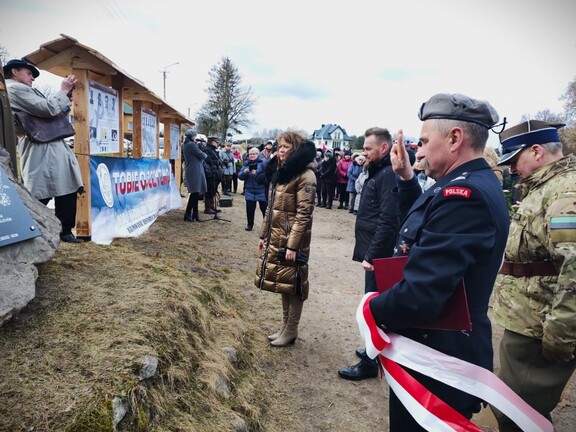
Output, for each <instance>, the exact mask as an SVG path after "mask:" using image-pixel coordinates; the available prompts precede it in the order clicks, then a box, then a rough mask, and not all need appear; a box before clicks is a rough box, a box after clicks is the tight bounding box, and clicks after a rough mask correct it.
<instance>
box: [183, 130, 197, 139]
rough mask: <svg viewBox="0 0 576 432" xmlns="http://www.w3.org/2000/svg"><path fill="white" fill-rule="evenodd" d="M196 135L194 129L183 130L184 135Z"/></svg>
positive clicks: (189, 136) (190, 136) (192, 136)
mask: <svg viewBox="0 0 576 432" xmlns="http://www.w3.org/2000/svg"><path fill="white" fill-rule="evenodd" d="M196 135H198V133H197V132H196V131H195V130H194V129H188V130H187V131H186V132H184V136H187V137H188V138H194V137H195V136H196Z"/></svg>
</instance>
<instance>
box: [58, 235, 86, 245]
mask: <svg viewBox="0 0 576 432" xmlns="http://www.w3.org/2000/svg"><path fill="white" fill-rule="evenodd" d="M60 240H62V241H63V242H66V243H84V241H82V240H80V239H77V238H76V237H74V234H72V233H70V234H66V235H63V236H60Z"/></svg>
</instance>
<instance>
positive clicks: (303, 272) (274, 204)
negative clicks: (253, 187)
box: [255, 132, 316, 347]
mask: <svg viewBox="0 0 576 432" xmlns="http://www.w3.org/2000/svg"><path fill="white" fill-rule="evenodd" d="M278 144H279V148H278V154H277V155H276V156H275V157H273V158H272V159H270V161H269V162H268V165H267V167H266V177H267V180H269V181H270V196H269V199H268V208H267V210H266V215H265V216H264V221H263V223H262V227H261V229H260V241H259V242H258V252H259V254H260V261H259V263H258V268H257V270H256V279H255V284H256V286H257V287H258V288H260V289H263V290H266V291H271V292H275V293H279V294H281V295H282V327H281V329H280V331H278V332H277V333H275V334H273V335H270V336H268V339H269V340H270V344H271V345H272V346H275V347H283V346H287V345H291V344H293V343H294V342H295V340H296V337H297V336H298V324H299V322H300V315H301V314H302V306H303V304H304V300H306V299H307V298H308V291H309V286H308V263H307V259H308V256H309V254H310V238H311V235H312V213H313V211H314V203H315V199H316V174H315V173H314V168H315V165H316V163H315V161H314V159H315V157H316V148H315V146H314V143H312V142H311V141H306V140H305V138H304V137H302V136H301V135H299V134H298V133H296V132H283V133H282V134H280V136H279V137H278Z"/></svg>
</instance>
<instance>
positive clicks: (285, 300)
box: [268, 294, 290, 341]
mask: <svg viewBox="0 0 576 432" xmlns="http://www.w3.org/2000/svg"><path fill="white" fill-rule="evenodd" d="M289 310H290V294H282V327H280V330H278V331H277V332H276V333H274V334H271V335H268V340H269V341H273V340H275V339H278V338H279V337H280V335H281V334H282V332H283V331H284V327H286V322H287V321H288V311H289Z"/></svg>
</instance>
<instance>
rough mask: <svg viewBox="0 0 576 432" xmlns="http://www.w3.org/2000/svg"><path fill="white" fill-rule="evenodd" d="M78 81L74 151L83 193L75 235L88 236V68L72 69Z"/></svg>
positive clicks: (89, 217)
mask: <svg viewBox="0 0 576 432" xmlns="http://www.w3.org/2000/svg"><path fill="white" fill-rule="evenodd" d="M72 73H73V74H74V75H76V79H77V80H78V82H77V83H76V87H75V88H74V96H73V98H74V102H73V104H74V107H73V110H74V130H75V131H76V134H75V135H74V153H75V154H76V158H77V159H78V164H79V165H80V170H81V171H82V182H83V183H84V193H83V194H79V195H78V202H77V204H78V209H77V211H76V236H77V237H83V238H89V237H90V236H91V235H92V221H91V212H90V201H91V196H92V195H91V193H92V191H91V188H90V133H89V123H88V120H89V113H88V111H87V109H88V104H87V103H86V101H87V100H88V88H89V83H88V69H73V70H72Z"/></svg>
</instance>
